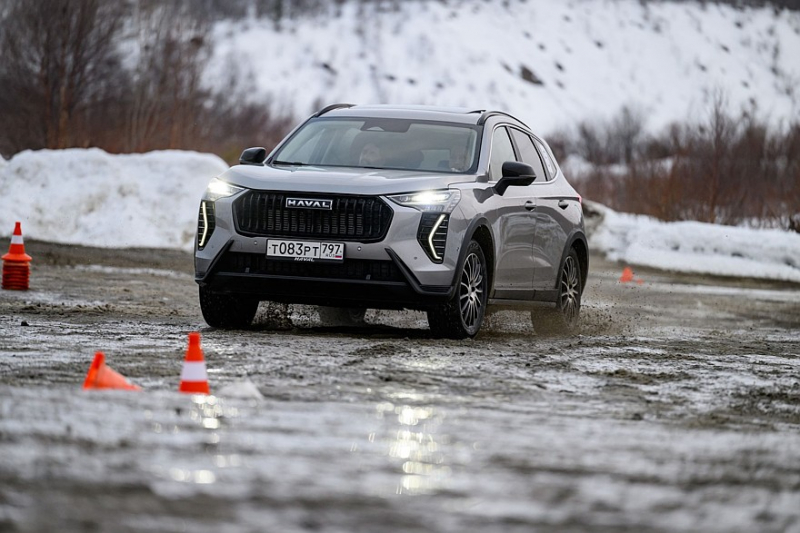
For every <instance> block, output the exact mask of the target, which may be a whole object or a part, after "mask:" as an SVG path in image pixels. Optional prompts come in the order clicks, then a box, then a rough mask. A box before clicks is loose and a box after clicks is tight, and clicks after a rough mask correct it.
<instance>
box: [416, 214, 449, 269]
mask: <svg viewBox="0 0 800 533" xmlns="http://www.w3.org/2000/svg"><path fill="white" fill-rule="evenodd" d="M442 217H444V218H442ZM440 218H441V220H440ZM449 222H450V216H449V215H443V214H441V213H423V214H422V219H421V220H420V222H419V231H418V232H417V241H419V244H420V246H422V249H423V250H425V253H426V254H428V257H429V258H430V260H431V261H433V262H434V263H441V262H442V261H444V249H445V246H447V227H448V223H449ZM437 224H438V225H437ZM434 227H435V228H436V232H435V233H434V234H433V238H431V232H432V231H433V228H434ZM431 243H433V249H431Z"/></svg>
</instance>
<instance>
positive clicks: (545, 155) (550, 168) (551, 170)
mask: <svg viewBox="0 0 800 533" xmlns="http://www.w3.org/2000/svg"><path fill="white" fill-rule="evenodd" d="M536 147H537V148H539V153H540V154H542V159H543V160H544V164H545V166H546V167H547V173H548V174H550V179H554V178H555V177H556V164H555V163H554V162H553V158H551V157H550V152H549V151H548V150H547V148H545V147H544V145H543V144H542V143H541V141H539V140H538V139H536Z"/></svg>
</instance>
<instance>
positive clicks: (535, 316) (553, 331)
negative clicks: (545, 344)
mask: <svg viewBox="0 0 800 533" xmlns="http://www.w3.org/2000/svg"><path fill="white" fill-rule="evenodd" d="M581 279H582V278H581V264H580V262H579V261H578V253H577V252H576V251H575V249H574V248H572V249H571V250H570V251H569V255H567V258H566V259H565V260H564V266H562V267H561V273H560V275H559V282H558V300H557V301H556V304H555V306H554V307H542V308H537V309H534V310H533V311H531V321H532V322H533V328H534V329H535V330H536V332H537V333H539V334H542V335H564V334H567V333H570V332H572V331H575V330H576V329H577V328H578V321H579V318H580V312H581V294H582V293H583V285H582V283H581Z"/></svg>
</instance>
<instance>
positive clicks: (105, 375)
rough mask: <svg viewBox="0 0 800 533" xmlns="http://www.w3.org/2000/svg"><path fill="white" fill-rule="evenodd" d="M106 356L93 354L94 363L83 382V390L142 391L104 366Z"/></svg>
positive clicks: (99, 353) (100, 353)
mask: <svg viewBox="0 0 800 533" xmlns="http://www.w3.org/2000/svg"><path fill="white" fill-rule="evenodd" d="M105 359H106V356H105V355H103V352H97V353H96V354H94V361H92V366H90V367H89V372H88V373H87V374H86V380H85V381H84V382H83V388H84V389H120V390H142V389H141V387H138V386H136V385H134V384H133V383H131V382H130V381H128V380H127V379H125V376H123V375H122V374H120V373H119V372H117V371H116V370H114V369H112V368H111V367H110V366H108V365H106V361H105Z"/></svg>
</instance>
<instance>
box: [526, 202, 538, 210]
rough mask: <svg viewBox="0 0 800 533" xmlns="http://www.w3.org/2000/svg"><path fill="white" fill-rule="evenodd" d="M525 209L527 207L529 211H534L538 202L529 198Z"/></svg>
mask: <svg viewBox="0 0 800 533" xmlns="http://www.w3.org/2000/svg"><path fill="white" fill-rule="evenodd" d="M525 209H527V210H528V211H533V210H534V209H536V202H531V201H530V200H528V201H527V202H525Z"/></svg>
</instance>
